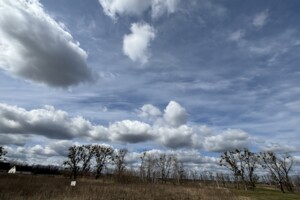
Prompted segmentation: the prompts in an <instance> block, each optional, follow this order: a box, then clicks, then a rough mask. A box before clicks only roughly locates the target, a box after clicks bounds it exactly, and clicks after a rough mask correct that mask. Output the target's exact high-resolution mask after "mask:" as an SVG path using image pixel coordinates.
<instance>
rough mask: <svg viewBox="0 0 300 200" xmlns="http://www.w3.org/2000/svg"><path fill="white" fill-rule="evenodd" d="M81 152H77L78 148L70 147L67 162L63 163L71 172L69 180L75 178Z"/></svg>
mask: <svg viewBox="0 0 300 200" xmlns="http://www.w3.org/2000/svg"><path fill="white" fill-rule="evenodd" d="M80 154H81V152H80V150H79V146H76V145H74V146H72V147H70V148H69V153H68V160H66V161H64V165H65V166H67V167H69V168H70V170H71V174H70V178H74V179H76V178H77V175H78V172H79V169H80V166H79V163H80V161H81V156H80Z"/></svg>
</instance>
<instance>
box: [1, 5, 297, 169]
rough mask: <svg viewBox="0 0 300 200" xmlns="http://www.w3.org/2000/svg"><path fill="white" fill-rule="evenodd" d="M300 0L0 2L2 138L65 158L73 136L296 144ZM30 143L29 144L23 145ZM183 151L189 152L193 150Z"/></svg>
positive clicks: (31, 158) (146, 145)
mask: <svg viewBox="0 0 300 200" xmlns="http://www.w3.org/2000/svg"><path fill="white" fill-rule="evenodd" d="M299 7H300V2H299V1H296V0H290V1H285V2H283V1H276V0H272V1H271V0H269V1H258V0H257V1H255V0H252V1H241V0H230V1H229V0H221V1H208V0H197V1H196V0H185V1H184V0H165V1H164V0H149V1H148V0H122V1H121V0H99V1H98V0H90V1H84V0H73V1H70V0H40V1H36V0H34V1H25V0H18V1H13V2H11V1H9V0H4V1H1V3H0V10H1V13H2V14H1V15H0V50H1V53H0V92H1V95H0V115H1V118H0V142H1V145H4V146H5V147H6V148H7V149H8V151H9V154H8V155H7V156H8V157H10V158H12V159H13V158H18V159H23V160H26V161H28V162H39V161H40V160H45V159H46V160H47V162H49V163H52V161H53V160H58V161H57V162H59V160H62V159H63V158H64V156H65V155H66V149H67V147H68V146H69V145H72V144H81V143H100V144H102V143H106V144H109V145H112V146H113V147H116V148H120V147H126V148H128V149H129V150H130V152H131V154H130V159H132V160H134V159H138V153H139V152H140V151H142V150H152V149H153V151H156V150H157V151H165V152H176V153H178V154H181V155H186V157H193V158H195V157H197V159H198V161H195V159H191V160H188V161H187V162H189V163H190V164H192V163H195V162H201V163H202V164H203V166H202V167H211V165H212V164H214V163H215V161H216V158H217V157H218V156H219V154H220V152H222V151H225V150H228V149H231V148H236V147H238V148H241V147H248V148H250V149H252V150H253V151H261V150H274V151H280V152H293V153H294V154H295V155H296V156H297V157H296V158H297V159H299V160H300V158H299V157H298V155H299V154H298V153H299V150H300V149H299V141H300V136H299V131H300V128H299V124H300V120H299V117H298V116H299V113H300V99H299V97H300V87H299V84H300V79H299V75H300V70H299V66H298V65H299V61H300V59H299V56H298V55H299V53H300V37H299V36H300V28H299V25H298V19H299V15H300V14H299V9H298V8H299ZM28 152H29V153H28ZM188 155H189V156H188Z"/></svg>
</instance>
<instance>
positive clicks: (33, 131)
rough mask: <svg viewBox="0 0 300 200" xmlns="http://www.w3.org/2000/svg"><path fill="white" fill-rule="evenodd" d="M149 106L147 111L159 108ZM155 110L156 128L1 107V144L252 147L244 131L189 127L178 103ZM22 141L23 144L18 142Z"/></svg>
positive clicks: (48, 110)
mask: <svg viewBox="0 0 300 200" xmlns="http://www.w3.org/2000/svg"><path fill="white" fill-rule="evenodd" d="M147 105H148V106H147ZM147 105H146V106H145V107H148V108H151V109H153V108H156V107H154V106H149V104H147ZM151 109H150V110H151ZM146 110H147V109H146ZM153 110H154V111H155V112H154V113H152V114H153V115H158V114H159V115H160V116H157V120H156V121H154V122H153V124H150V123H145V122H142V121H136V120H122V121H116V122H114V123H112V124H110V125H108V126H102V125H95V124H92V123H91V122H90V121H89V120H87V119H85V118H83V117H81V116H76V117H71V116H70V115H69V114H68V113H67V112H66V111H63V110H58V109H55V108H54V107H52V106H45V107H44V108H42V109H32V110H26V109H24V108H20V107H17V106H11V105H7V104H0V119H1V120H0V141H1V144H3V145H5V144H16V145H23V144H25V143H26V142H27V141H28V140H31V139H32V138H35V137H36V136H44V137H46V138H48V139H56V140H57V139H60V140H61V139H62V140H65V139H68V140H72V139H75V140H76V139H80V140H82V139H83V140H86V141H93V142H96V141H109V142H121V143H142V142H152V143H157V144H159V145H162V146H164V147H168V148H172V149H180V148H196V149H202V148H203V147H204V148H205V149H206V150H208V151H223V150H225V149H230V148H242V147H247V146H248V144H249V141H250V137H249V135H248V134H247V133H246V132H244V131H242V130H235V129H229V130H227V131H224V132H221V133H217V132H215V131H213V129H211V128H209V127H207V126H205V125H194V126H191V125H188V124H187V122H186V120H187V119H186V117H187V114H186V111H185V109H184V108H183V107H182V106H181V105H180V104H178V103H177V102H175V101H170V102H169V104H168V105H167V107H166V109H165V111H164V115H163V116H161V113H160V112H158V111H159V110H158V109H153ZM153 110H151V111H153ZM18 138H20V141H17V139H18ZM49 148H50V147H49ZM55 148H56V147H55ZM58 154H62V153H58Z"/></svg>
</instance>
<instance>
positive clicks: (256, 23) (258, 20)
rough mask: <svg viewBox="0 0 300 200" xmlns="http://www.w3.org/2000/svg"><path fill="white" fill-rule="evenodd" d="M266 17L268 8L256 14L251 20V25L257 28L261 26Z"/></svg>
mask: <svg viewBox="0 0 300 200" xmlns="http://www.w3.org/2000/svg"><path fill="white" fill-rule="evenodd" d="M268 17H269V11H268V10H266V11H263V12H260V13H258V14H256V15H255V16H254V18H253V21H252V24H253V26H255V27H257V28H261V27H263V26H264V25H265V24H266V23H267V20H268Z"/></svg>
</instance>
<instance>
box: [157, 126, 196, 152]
mask: <svg viewBox="0 0 300 200" xmlns="http://www.w3.org/2000/svg"><path fill="white" fill-rule="evenodd" d="M153 131H155V133H157V134H158V136H159V137H158V138H159V141H160V142H161V143H162V144H163V145H164V146H166V147H170V148H181V147H192V135H193V134H194V133H193V129H192V128H191V127H189V126H187V125H182V126H179V127H176V128H174V127H159V128H157V129H155V130H153Z"/></svg>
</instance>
